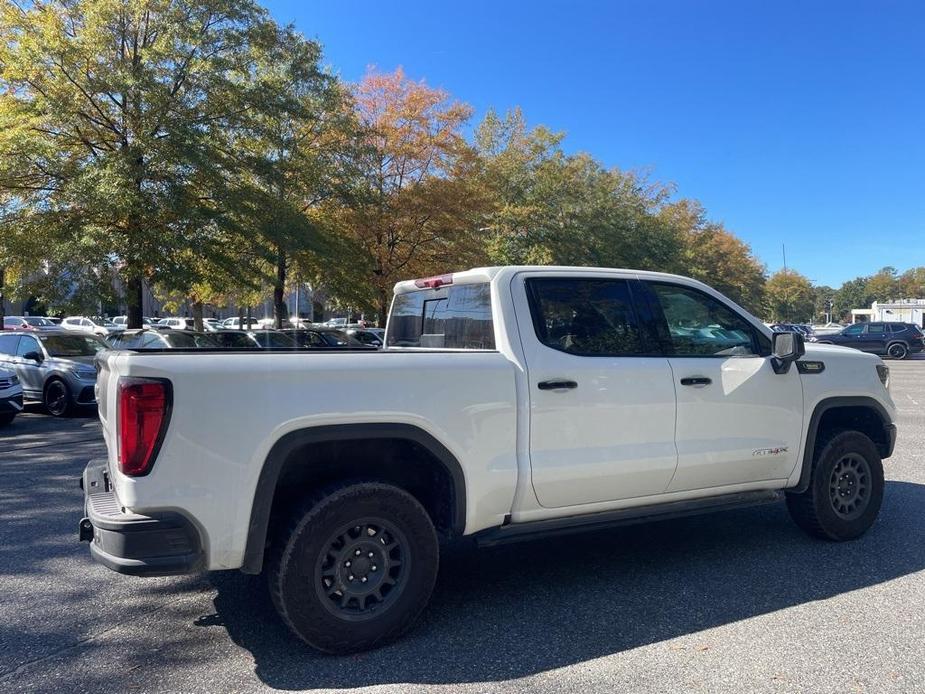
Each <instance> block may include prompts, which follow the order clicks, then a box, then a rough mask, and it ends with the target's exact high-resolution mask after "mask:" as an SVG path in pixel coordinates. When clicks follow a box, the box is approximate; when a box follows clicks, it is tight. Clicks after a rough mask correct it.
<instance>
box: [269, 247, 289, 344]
mask: <svg viewBox="0 0 925 694" xmlns="http://www.w3.org/2000/svg"><path fill="white" fill-rule="evenodd" d="M285 292H286V253H285V251H283V248H282V246H278V247H277V249H276V282H275V283H274V285H273V317H274V318H275V319H276V329H277V330H280V329H281V328H282V327H283V321H284V320H286V319H287V318H288V317H289V316H288V313H289V307H288V306H286V301H285Z"/></svg>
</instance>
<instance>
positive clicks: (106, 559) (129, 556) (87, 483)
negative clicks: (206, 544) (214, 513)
mask: <svg viewBox="0 0 925 694" xmlns="http://www.w3.org/2000/svg"><path fill="white" fill-rule="evenodd" d="M81 486H82V487H83V490H84V509H85V513H86V516H85V517H84V518H83V519H82V520H81V521H80V525H79V529H78V533H79V537H80V540H81V542H84V541H86V542H89V543H90V556H91V557H93V559H94V560H96V561H97V562H99V563H100V564H102V565H103V566H106V567H108V568H110V569H112V570H113V571H117V572H119V573H123V574H131V575H133V576H172V575H176V574H186V573H193V572H195V571H199V570H202V569H203V568H205V560H204V558H205V554H204V552H203V548H202V541H201V538H200V535H199V531H198V530H197V529H196V527H195V526H194V525H193V523H192V522H191V521H190V520H189V519H188V518H186V517H185V516H184V515H182V514H180V513H177V512H175V511H163V512H157V513H152V514H151V515H140V514H137V513H131V512H127V511H125V510H124V509H123V508H122V505H121V503H120V502H119V499H118V497H117V496H116V493H115V490H113V489H111V487H110V485H109V481H108V479H107V465H106V460H105V459H103V460H91V461H90V462H89V463H88V464H87V467H86V469H85V470H84V474H83V478H82V479H81Z"/></svg>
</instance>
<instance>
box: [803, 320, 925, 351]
mask: <svg viewBox="0 0 925 694" xmlns="http://www.w3.org/2000/svg"><path fill="white" fill-rule="evenodd" d="M923 340H925V336H923V334H922V331H921V330H920V329H919V327H918V326H916V325H913V324H912V323H879V322H872V323H855V324H854V325H849V326H848V327H847V328H845V329H844V330H842V331H841V332H840V333H835V334H834V335H823V336H821V337H820V338H819V339H818V342H819V343H820V344H831V345H842V346H844V347H854V348H855V349H859V350H861V351H862V352H870V353H872V354H879V355H881V356H889V357H893V359H905V358H906V357H908V356H909V355H910V354H915V353H916V352H921V351H922V349H923V347H925V345H923Z"/></svg>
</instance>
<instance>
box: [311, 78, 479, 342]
mask: <svg viewBox="0 0 925 694" xmlns="http://www.w3.org/2000/svg"><path fill="white" fill-rule="evenodd" d="M353 98H354V109H355V112H356V116H357V119H358V121H359V126H360V130H361V138H362V146H361V147H360V152H359V154H358V156H357V159H356V161H355V162H354V165H355V166H356V169H357V178H358V183H357V186H356V190H355V191H354V195H353V198H352V199H351V201H350V204H349V205H346V206H343V205H341V206H337V207H332V206H329V207H328V208H327V209H325V210H324V211H323V216H324V217H325V218H326V223H327V227H328V231H329V232H330V235H331V236H332V237H337V238H336V241H335V242H336V243H339V244H341V245H345V244H346V245H349V247H351V248H352V250H353V255H352V257H350V256H349V254H348V257H350V261H349V262H350V264H351V267H350V271H349V273H348V272H343V271H342V270H340V269H338V268H330V267H328V268H321V269H320V270H319V273H320V274H321V275H322V281H324V282H325V283H327V284H328V285H329V286H331V288H332V289H333V290H334V293H335V294H337V295H338V296H341V297H345V298H346V299H347V300H348V301H349V300H352V301H354V302H355V305H358V306H362V305H368V306H371V307H375V309H376V312H377V314H378V319H379V322H380V324H383V323H384V321H385V317H386V314H387V312H388V304H389V300H390V298H391V291H392V286H393V285H394V284H395V282H396V281H398V280H400V279H407V278H408V277H416V276H421V275H428V274H436V273H439V272H445V271H446V270H447V269H449V268H453V267H464V266H466V265H467V264H469V263H470V262H471V261H472V260H473V259H476V258H480V254H481V253H482V245H481V243H480V242H479V241H478V238H477V237H478V234H477V225H478V221H477V215H478V211H479V210H480V209H481V205H482V204H483V203H482V199H483V196H480V195H479V194H478V192H477V189H476V186H475V185H474V183H473V182H474V181H475V180H476V179H477V177H476V176H474V175H471V174H472V172H473V171H474V169H475V167H476V166H477V165H478V158H477V157H476V156H475V153H474V151H473V150H472V148H471V147H470V146H469V144H467V142H466V140H465V137H464V136H463V133H462V128H463V126H464V125H465V123H466V121H467V120H468V119H469V117H470V116H471V114H472V109H471V108H470V107H469V106H468V105H466V104H463V103H460V102H458V101H453V100H451V99H450V97H449V95H448V94H447V92H445V91H443V90H442V89H434V88H432V87H429V86H427V85H426V84H425V83H424V82H415V81H413V80H410V79H408V78H407V77H406V76H405V74H404V72H403V71H402V70H401V69H400V68H399V69H398V70H396V71H395V72H390V73H381V72H376V71H370V72H369V73H368V74H367V75H366V77H365V78H364V79H363V80H362V81H361V82H360V83H359V84H357V85H356V86H355V87H354V90H353Z"/></svg>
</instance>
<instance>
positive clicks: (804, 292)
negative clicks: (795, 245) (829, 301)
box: [764, 270, 816, 323]
mask: <svg viewBox="0 0 925 694" xmlns="http://www.w3.org/2000/svg"><path fill="white" fill-rule="evenodd" d="M764 291H765V297H766V302H767V307H768V313H769V314H770V318H771V320H772V321H774V322H778V323H807V322H809V321H811V320H812V318H813V310H814V306H815V299H816V297H815V294H814V292H813V285H812V283H811V282H810V281H809V279H807V278H806V277H805V276H804V275H801V274H800V273H799V272H796V271H795V270H778V271H777V272H775V273H774V274H773V275H771V277H770V278H769V279H768V281H767V284H765V287H764Z"/></svg>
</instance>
